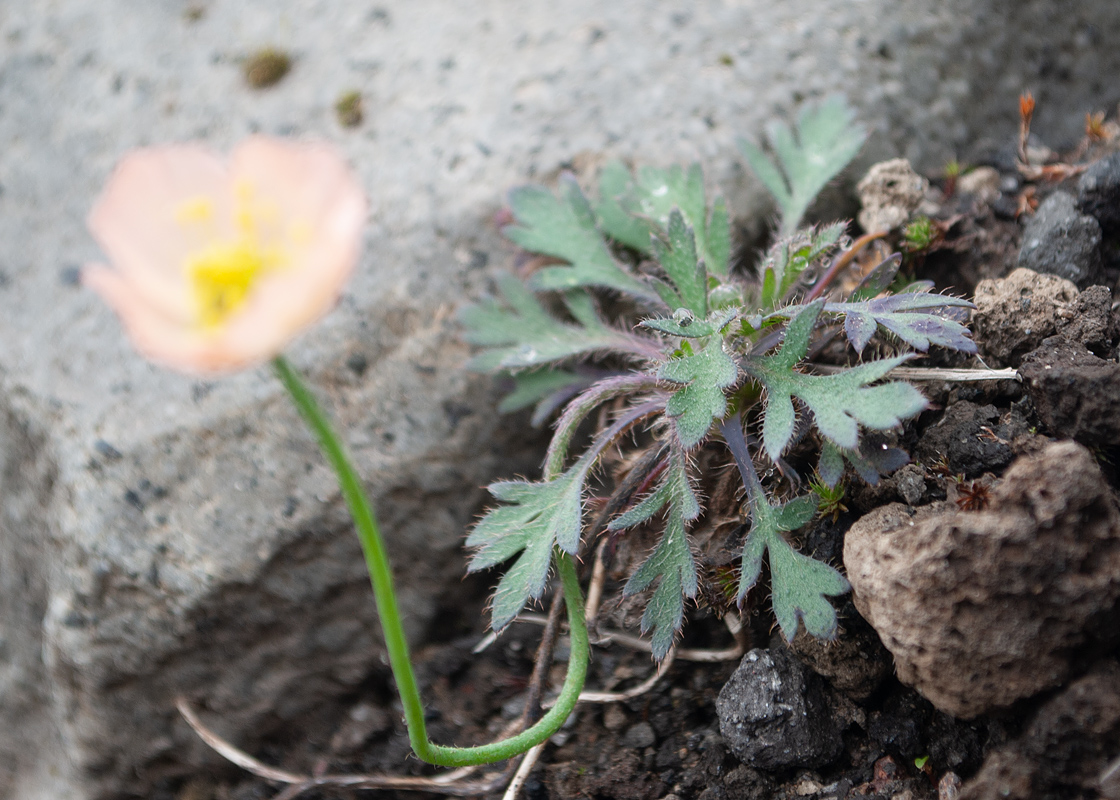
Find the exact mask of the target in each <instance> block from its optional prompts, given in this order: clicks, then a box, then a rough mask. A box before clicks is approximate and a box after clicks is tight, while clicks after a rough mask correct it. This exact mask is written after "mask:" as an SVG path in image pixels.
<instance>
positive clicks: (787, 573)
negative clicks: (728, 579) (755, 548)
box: [739, 529, 852, 642]
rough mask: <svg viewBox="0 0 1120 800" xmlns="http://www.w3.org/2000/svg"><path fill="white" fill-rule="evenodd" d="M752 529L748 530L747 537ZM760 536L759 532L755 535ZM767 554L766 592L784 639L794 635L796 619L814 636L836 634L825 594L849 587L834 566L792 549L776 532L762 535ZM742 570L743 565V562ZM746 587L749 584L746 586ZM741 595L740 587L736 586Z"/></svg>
mask: <svg viewBox="0 0 1120 800" xmlns="http://www.w3.org/2000/svg"><path fill="white" fill-rule="evenodd" d="M754 535H755V532H754V530H753V529H752V530H751V536H754ZM759 536H760V538H761V534H760V535H759ZM766 550H767V552H768V553H769V554H770V587H771V588H770V593H771V598H772V599H771V602H772V603H773V607H774V617H775V618H776V619H777V620H778V626H779V627H780V628H781V629H782V634H783V635H784V636H785V637H786V641H787V642H791V641H793V637H794V636H796V635H797V622H798V620H799V619H800V620H801V621H802V622H804V623H805V630H806V631H807V632H808V633H809V634H810V635H812V636H816V637H817V638H818V639H834V638H835V637H836V609H835V608H833V607H832V603H830V602H828V600H827V599H826V597H831V596H836V595H841V594H845V593H846V592H848V591H849V590H850V589H851V588H852V587H851V585H850V584H849V583H848V581H847V579H846V578H845V577H844V576H843V575H841V574H840V573H839V572H837V571H836V570H835V569H833V568H832V567H830V566H829V565H828V564H825V563H824V562H822V561H817V560H816V559H815V558H810V557H809V556H804V555H802V554H801V553H798V552H797V551H796V550H794V549H793V545H791V544H790V543H789V542H787V541H786V540H785V538H784V537H782V535H781V534H780V533H778V532H777V531H773V532H771V533H769V534H768V535H767V537H766ZM743 569H744V572H745V571H746V566H745V565H744V568H743ZM746 589H747V590H749V589H750V587H746ZM739 592H740V595H741V596H742V595H744V594H745V593H746V592H745V591H744V587H743V586H741V585H740V587H739Z"/></svg>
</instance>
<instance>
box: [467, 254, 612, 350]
mask: <svg viewBox="0 0 1120 800" xmlns="http://www.w3.org/2000/svg"><path fill="white" fill-rule="evenodd" d="M498 286H499V288H500V289H501V292H502V294H503V295H504V296H505V299H506V302H507V303H508V305H509V307H508V308H506V307H503V306H502V305H501V304H500V303H498V302H496V301H494V300H490V301H487V302H483V303H480V304H479V305H474V306H468V307H466V308H464V309H463V311H462V312H461V314H460V319H461V321H462V322H463V325H464V326H465V327H466V334H465V336H466V339H467V341H469V342H471V343H472V344H478V345H485V346H487V347H488V348H489V349H487V350H484V351H483V352H481V353H479V354H478V355H477V356H475V357H474V358H472V359H471V360H470V361H469V362H468V364H467V366H468V367H469V368H470V369H473V370H478V371H480V372H487V371H491V370H495V369H502V368H505V369H519V368H524V367H535V366H540V365H542V364H548V363H550V362H554V361H559V360H561V359H564V358H568V357H570V356H576V355H583V354H586V353H591V352H595V351H602V350H611V349H622V350H626V349H628V343H629V342H630V339H629V337H628V336H627V334H625V333H623V332H622V331H618V330H615V329H614V328H611V327H609V326H608V325H606V324H605V323H603V321H602V320H601V319H600V318H599V316H598V314H597V313H596V311H595V305H594V303H593V302H592V300H591V297H590V296H589V295H588V294H587V293H586V292H585V291H583V290H579V289H577V290H573V291H569V292H566V293H565V294H564V302H565V304H566V305H567V307H568V310H569V311H570V312H571V314H572V316H573V317H575V319H576V324H571V323H567V322H561V321H560V320H558V319H556V317H554V316H552V315H551V314H549V313H548V311H546V310H545V308H544V306H542V305H541V304H540V302H539V301H538V300H537V298H536V297H534V296H533V293H532V292H530V291H529V290H528V289H526V288H525V287H524V286H522V284H521V282H520V281H518V280H517V279H516V278H515V277H513V276H512V275H504V276H502V277H501V278H500V279H499V283H498Z"/></svg>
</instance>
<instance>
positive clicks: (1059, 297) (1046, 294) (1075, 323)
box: [972, 269, 1112, 366]
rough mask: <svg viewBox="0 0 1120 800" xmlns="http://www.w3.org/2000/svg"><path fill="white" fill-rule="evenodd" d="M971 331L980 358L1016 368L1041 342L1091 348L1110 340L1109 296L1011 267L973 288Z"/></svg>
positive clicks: (1101, 346)
mask: <svg viewBox="0 0 1120 800" xmlns="http://www.w3.org/2000/svg"><path fill="white" fill-rule="evenodd" d="M973 302H975V303H976V311H975V312H973V314H972V329H973V331H974V333H975V334H976V340H977V342H979V343H980V346H981V349H982V350H983V352H984V355H985V356H986V357H987V358H988V359H990V360H992V361H996V362H998V363H999V364H1005V365H1008V366H1018V365H1019V362H1020V361H1021V360H1022V358H1023V356H1024V355H1026V354H1027V353H1029V352H1030V351H1031V350H1034V349H1035V348H1036V347H1038V346H1039V345H1040V344H1042V341H1043V340H1044V339H1046V338H1048V337H1050V336H1054V335H1055V334H1059V333H1060V334H1063V335H1065V336H1068V337H1069V338H1071V339H1074V340H1076V341H1078V342H1081V343H1083V344H1085V345H1086V346H1088V347H1091V348H1093V349H1096V350H1101V351H1103V350H1105V349H1107V347H1108V342H1109V340H1110V338H1111V336H1112V325H1111V304H1112V296H1111V293H1110V292H1109V291H1108V289H1107V288H1105V287H1103V286H1091V287H1089V288H1088V289H1086V290H1085V291H1084V292H1078V290H1077V287H1076V286H1075V285H1074V284H1073V283H1071V282H1070V281H1067V280H1066V279H1065V278H1059V277H1057V276H1055V275H1040V274H1039V273H1037V272H1034V271H1032V270H1029V269H1017V270H1015V271H1014V272H1012V273H1011V274H1010V275H1008V276H1007V277H1006V278H999V279H997V280H983V281H980V283H978V284H977V285H976V296H975V297H974V298H973Z"/></svg>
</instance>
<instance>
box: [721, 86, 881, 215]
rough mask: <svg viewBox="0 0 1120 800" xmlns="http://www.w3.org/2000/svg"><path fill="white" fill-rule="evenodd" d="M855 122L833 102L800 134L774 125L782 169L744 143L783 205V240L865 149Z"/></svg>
mask: <svg viewBox="0 0 1120 800" xmlns="http://www.w3.org/2000/svg"><path fill="white" fill-rule="evenodd" d="M854 119H855V113H854V112H853V111H852V110H851V109H850V108H849V107H848V105H847V103H845V102H844V100H843V99H842V98H839V97H832V98H829V99H827V100H825V101H824V102H823V103H821V104H820V105H819V106H817V107H816V108H805V109H804V110H803V111H802V112H801V114H800V116H799V118H798V125H797V132H796V134H795V133H794V132H793V131H792V130H790V128H789V126H788V125H785V124H783V123H781V122H775V123H773V124H771V125H770V126H769V128H768V134H769V140H770V146H771V147H772V148H773V150H774V154H775V157H776V159H777V163H776V164H775V163H774V162H771V161H770V159H768V158H767V157H766V155H765V154H764V153H763V152H762V151H761V150H760V149H759V148H758V147H756V146H755V145H754V144H752V143H750V142H748V141H747V140H746V139H740V140H739V147H740V149H741V150H742V151H743V155H744V156H746V158H747V161H748V162H749V163H750V165H751V168H752V169H753V170H754V172H755V174H756V175H757V176H758V178H759V180H761V181H762V182H763V184H765V186H766V188H767V189H769V190H770V193H771V194H773V195H774V199H775V200H777V202H778V207H779V209H780V210H781V216H782V224H781V235H782V236H789V235H790V234H792V233H793V232H794V231H795V230H797V227H798V225H799V224H800V223H801V218H802V217H803V216H804V215H805V211H806V209H808V207H809V204H810V203H812V202H813V199H814V198H815V197H816V196H817V194H818V193H819V192H820V190H821V189H823V188H824V186H825V184H827V183H828V182H829V181H830V180H832V178H834V177H835V176H836V174H837V173H839V172H840V170H842V169H843V168H844V167H846V166H847V165H848V164H849V162H851V160H852V159H853V158H855V156H856V154H857V153H858V152H859V150H860V148H861V147H862V146H863V142H864V140H865V139H866V133H865V132H864V130H863V128H862V127H861V126H859V125H856V124H855V123H854Z"/></svg>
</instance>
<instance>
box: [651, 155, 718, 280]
mask: <svg viewBox="0 0 1120 800" xmlns="http://www.w3.org/2000/svg"><path fill="white" fill-rule="evenodd" d="M629 209H630V211H631V213H634V214H640V215H642V216H644V217H646V218H647V219H649V220H651V221H653V222H655V223H656V224H657V225H658V226H660V227H661V229H662V230H666V231H667V230H668V229H669V225H670V221H669V215H670V214H671V213H672V211H673V210H674V209H676V210H678V211H679V212H680V214H681V216H682V217H684V221H685V223H686V224H687V225H688V226H689V227H690V228H692V230H693V232H694V235H695V237H696V251H697V255H698V256H699V258H700V259H701V260H702V261H703V262H704V264H705V266H706V267H707V269H708V272H710V273H711V274H713V275H719V276H720V277H726V275H727V266H728V259H729V257H730V255H731V226H730V221H729V220H728V218H727V207H726V206H725V205H724V203H723V201H722V200H717V201H716V203H715V205H714V206H713V208H712V213H711V217H710V218H709V217H708V214H707V209H706V206H705V203H704V173H703V172H702V171H701V169H700V165H699V164H693V165H692V166H691V167H689V169H688V171H687V172H685V171H684V170H682V169H681V168H680V167H676V166H675V167H671V168H669V169H658V168H657V167H643V168H642V169H640V170H638V175H637V180H636V182H635V183H634V189H633V194H632V196H631V200H630V205H629ZM652 230H653V229H652V228H651V232H652Z"/></svg>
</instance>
